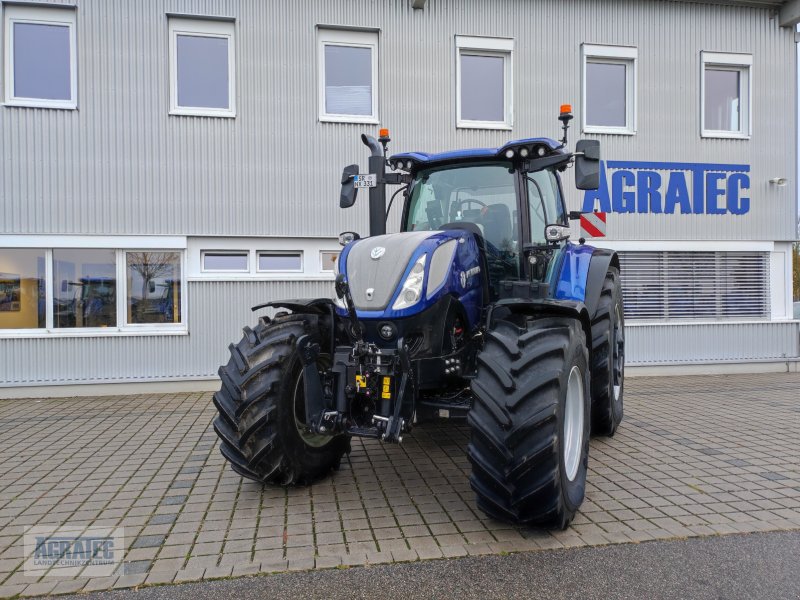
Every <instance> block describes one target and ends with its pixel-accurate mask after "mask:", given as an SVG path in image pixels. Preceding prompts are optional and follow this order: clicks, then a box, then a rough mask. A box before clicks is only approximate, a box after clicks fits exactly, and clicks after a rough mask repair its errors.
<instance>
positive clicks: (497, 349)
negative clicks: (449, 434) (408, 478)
mask: <svg viewBox="0 0 800 600" xmlns="http://www.w3.org/2000/svg"><path fill="white" fill-rule="evenodd" d="M477 360H478V371H477V374H476V377H475V379H474V380H473V382H472V392H473V396H474V402H473V407H472V409H471V410H470V413H469V424H470V426H471V427H472V434H471V439H470V443H469V450H468V452H469V459H470V462H471V463H472V475H471V477H470V483H471V485H472V489H473V490H475V492H476V494H477V502H478V507H479V508H480V509H481V510H483V511H484V512H485V513H486V514H487V515H489V516H490V517H494V518H496V519H500V520H503V521H509V522H513V523H521V524H539V525H544V526H552V527H557V528H561V529H563V528H565V527H566V526H567V525H569V523H570V521H571V520H572V518H573V517H574V516H575V512H576V511H577V509H578V507H579V506H580V504H581V502H583V498H584V494H585V489H586V468H587V463H588V454H589V366H588V350H587V346H586V335H585V333H584V331H583V328H582V327H581V324H580V323H579V322H578V321H577V320H575V319H569V318H561V317H547V318H541V319H524V320H523V319H520V320H515V319H514V318H513V317H510V318H509V320H500V321H498V322H497V323H496V324H495V325H494V326H493V327H492V329H491V330H490V331H488V332H487V338H486V344H485V346H484V349H483V350H482V351H481V353H480V354H479V355H478V359H477Z"/></svg>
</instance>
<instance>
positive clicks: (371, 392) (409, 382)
mask: <svg viewBox="0 0 800 600" xmlns="http://www.w3.org/2000/svg"><path fill="white" fill-rule="evenodd" d="M336 294H337V296H338V297H339V298H340V299H343V300H344V302H345V306H346V307H347V312H348V320H349V321H350V325H349V327H348V328H347V329H348V332H349V336H350V337H351V342H352V345H349V346H336V347H335V350H334V353H333V366H332V367H331V368H330V369H329V370H327V371H324V372H323V373H320V371H319V367H318V364H319V362H318V361H319V358H320V352H321V349H320V346H319V344H317V343H315V342H314V341H313V340H312V338H311V337H310V336H309V335H304V336H302V337H300V338H299V339H298V340H297V348H298V351H299V353H300V360H301V362H302V365H303V385H304V395H305V414H306V426H307V427H308V430H309V431H311V432H313V433H318V434H322V435H337V434H340V433H346V434H348V435H354V436H360V437H371V438H377V439H380V440H382V441H384V442H402V441H403V437H402V434H403V433H404V432H406V431H410V429H411V420H412V415H413V412H414V400H415V398H416V395H417V389H416V380H415V377H414V372H413V369H412V365H411V360H410V358H409V351H408V347H407V346H406V344H405V340H404V338H402V337H400V338H399V339H398V340H397V348H396V349H395V348H388V349H387V348H379V347H377V346H376V345H375V344H372V343H368V342H366V341H364V339H363V336H362V328H361V324H360V323H359V321H358V318H357V316H356V310H355V306H354V304H353V299H352V296H351V294H350V289H349V287H348V285H347V282H346V281H345V279H344V276H343V275H339V276H338V277H337V279H336ZM333 329H334V328H332V330H333ZM353 382H354V384H353ZM383 415H387V416H383Z"/></svg>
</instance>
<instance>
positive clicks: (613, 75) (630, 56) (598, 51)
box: [581, 44, 638, 135]
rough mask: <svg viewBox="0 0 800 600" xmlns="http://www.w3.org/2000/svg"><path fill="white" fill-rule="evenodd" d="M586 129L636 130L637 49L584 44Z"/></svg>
mask: <svg viewBox="0 0 800 600" xmlns="http://www.w3.org/2000/svg"><path fill="white" fill-rule="evenodd" d="M581 50H582V55H583V110H582V111H581V116H582V119H583V123H582V126H583V131H584V132H586V133H617V134H623V135H625V134H627V135H632V134H634V133H636V60H637V55H638V52H637V49H636V48H630V47H626V46H597V45H592V44H583V46H581Z"/></svg>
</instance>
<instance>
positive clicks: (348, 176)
mask: <svg viewBox="0 0 800 600" xmlns="http://www.w3.org/2000/svg"><path fill="white" fill-rule="evenodd" d="M356 175H358V165H349V166H347V167H345V168H344V171H342V193H341V194H340V195H339V208H350V207H351V206H353V204H355V203H356V194H357V193H358V190H357V189H356V186H355V179H354V178H355V176H356Z"/></svg>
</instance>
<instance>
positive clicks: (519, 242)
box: [389, 139, 569, 300]
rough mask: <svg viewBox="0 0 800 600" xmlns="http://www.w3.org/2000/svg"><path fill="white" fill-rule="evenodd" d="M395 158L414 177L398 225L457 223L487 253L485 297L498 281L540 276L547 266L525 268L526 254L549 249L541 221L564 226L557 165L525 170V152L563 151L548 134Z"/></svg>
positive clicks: (448, 226) (429, 227)
mask: <svg viewBox="0 0 800 600" xmlns="http://www.w3.org/2000/svg"><path fill="white" fill-rule="evenodd" d="M463 154H464V153H463V152H452V153H443V154H438V155H437V154H434V155H429V154H419V153H414V154H406V155H399V156H394V157H392V158H391V159H390V161H389V163H390V165H393V166H397V168H408V167H409V165H410V167H411V168H410V169H409V171H410V173H411V174H412V181H411V184H410V185H409V192H408V194H407V196H408V199H407V202H406V205H405V210H404V213H403V222H402V229H401V230H402V231H435V230H455V229H462V230H464V231H467V232H470V233H472V234H473V235H475V237H476V238H477V239H478V241H479V244H480V246H481V250H482V254H483V255H484V257H485V263H486V275H487V280H488V281H487V283H488V286H487V287H488V290H489V299H490V300H496V299H498V298H499V297H500V294H501V282H502V281H506V280H520V279H529V280H534V281H543V280H544V279H545V278H546V275H547V269H531V263H530V261H529V260H528V257H527V254H529V253H530V252H531V251H533V249H534V248H540V247H541V248H545V249H547V248H550V243H549V241H548V239H547V235H546V230H547V226H548V225H550V226H557V227H559V228H564V227H568V225H569V224H568V221H567V214H566V209H565V205H564V201H563V197H562V190H561V183H560V178H559V176H558V173H557V169H558V168H557V167H550V168H543V169H541V170H536V171H532V172H531V171H528V170H526V167H528V166H529V164H530V163H529V162H528V161H526V160H525V159H526V158H527V157H528V156H531V155H540V156H548V155H550V156H559V155H561V156H564V160H565V161H566V160H568V157H567V156H565V155H564V154H563V153H561V150H560V148H559V146H558V144H557V143H556V142H554V141H553V140H549V139H528V140H519V141H517V142H512V143H510V144H506V145H505V146H503V147H502V148H499V149H495V148H492V149H479V150H473V151H471V152H470V153H469V155H468V156H467V157H463Z"/></svg>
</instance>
